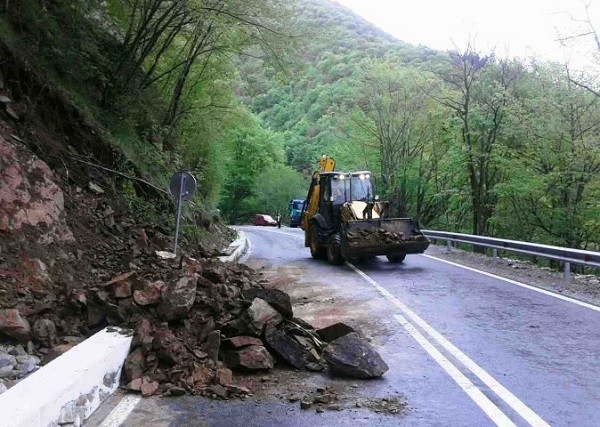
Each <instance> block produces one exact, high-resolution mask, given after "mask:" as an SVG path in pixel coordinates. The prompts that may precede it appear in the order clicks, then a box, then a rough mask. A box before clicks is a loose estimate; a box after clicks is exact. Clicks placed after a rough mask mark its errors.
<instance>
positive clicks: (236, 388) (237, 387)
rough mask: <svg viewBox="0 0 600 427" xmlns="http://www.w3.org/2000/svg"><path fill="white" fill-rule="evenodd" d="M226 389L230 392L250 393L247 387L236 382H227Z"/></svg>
mask: <svg viewBox="0 0 600 427" xmlns="http://www.w3.org/2000/svg"><path fill="white" fill-rule="evenodd" d="M227 391H228V392H229V393H232V394H250V393H251V391H250V389H249V388H247V387H244V386H241V385H237V384H228V385H227Z"/></svg>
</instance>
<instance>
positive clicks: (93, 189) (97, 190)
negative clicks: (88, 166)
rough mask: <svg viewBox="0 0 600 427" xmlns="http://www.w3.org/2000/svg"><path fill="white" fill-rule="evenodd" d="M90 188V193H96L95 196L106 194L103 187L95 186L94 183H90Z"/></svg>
mask: <svg viewBox="0 0 600 427" xmlns="http://www.w3.org/2000/svg"><path fill="white" fill-rule="evenodd" d="M88 188H89V189H90V191H91V192H92V193H95V194H104V190H103V189H102V187H100V186H99V185H97V184H94V183H93V182H90V183H89V184H88Z"/></svg>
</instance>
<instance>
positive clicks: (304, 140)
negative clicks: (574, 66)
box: [241, 0, 600, 249]
mask: <svg viewBox="0 0 600 427" xmlns="http://www.w3.org/2000/svg"><path fill="white" fill-rule="evenodd" d="M294 23H295V27H294V28H295V30H294V31H295V32H296V34H298V35H299V44H300V48H299V50H298V52H299V53H298V58H299V59H300V62H301V64H300V66H299V67H297V68H294V69H293V70H292V71H291V72H290V74H289V77H288V78H286V79H283V80H281V79H276V78H274V77H273V74H270V73H269V71H268V70H269V69H268V68H267V69H266V71H265V69H264V68H262V67H261V65H262V64H260V62H259V61H257V60H253V59H250V60H246V61H244V63H243V66H242V67H241V70H242V73H241V75H242V77H243V79H244V85H243V88H244V92H243V93H244V95H245V96H244V98H243V99H244V101H245V103H246V104H247V105H249V106H250V108H251V109H252V111H254V112H255V113H256V114H257V115H258V116H259V117H261V118H262V119H263V120H264V122H265V124H266V125H267V126H269V128H270V129H272V130H275V131H277V132H283V133H284V134H285V150H286V160H287V162H288V163H289V164H290V165H292V166H293V167H294V168H296V169H297V170H300V171H308V170H310V169H311V167H313V164H314V161H315V159H316V158H318V156H320V155H322V154H330V155H332V156H334V157H335V158H336V160H337V161H338V165H339V166H340V167H341V168H343V169H370V170H372V171H373V172H374V173H375V174H377V175H378V176H380V177H381V179H380V180H379V182H378V184H379V186H378V187H379V191H380V192H381V193H383V195H384V196H385V197H386V198H387V199H389V200H390V201H391V202H392V203H393V206H395V214H397V215H410V216H414V217H417V218H419V219H420V221H421V222H422V223H423V224H424V225H425V226H426V227H431V228H439V229H447V230H452V231H461V232H467V233H474V234H482V235H494V236H500V237H506V238H512V239H519V240H529V241H535V242H543V243H550V244H557V245H565V246H571V247H578V248H588V249H597V248H598V243H599V242H600V202H599V201H600V97H599V96H598V95H599V93H598V91H597V88H598V84H599V82H598V79H597V78H594V77H593V76H591V75H589V74H588V75H587V76H586V75H582V74H580V73H576V72H574V71H573V70H570V69H569V67H568V66H565V65H564V64H553V63H544V62H538V61H535V60H533V59H531V60H528V61H523V60H516V59H507V58H501V57H497V56H495V55H494V54H493V53H489V52H488V53H486V52H478V51H477V50H476V49H475V47H474V46H475V45H476V40H472V43H471V44H470V45H468V46H462V47H460V48H459V49H458V50H457V51H455V52H436V51H432V50H431V49H428V48H425V47H415V46H410V45H407V44H405V43H403V42H401V41H398V40H394V39H393V38H391V37H390V36H389V35H386V34H385V33H382V32H381V31H379V30H377V29H376V28H374V27H373V26H372V25H370V24H368V23H366V22H365V21H363V20H362V19H360V18H358V17H356V16H355V15H353V14H352V13H351V12H350V11H349V10H347V9H345V8H343V7H341V6H339V5H337V4H336V3H335V2H329V1H325V0H313V1H305V2H302V3H301V4H300V5H299V8H298V9H297V12H296V14H295V17H294ZM586 24H588V26H587V27H586V28H584V30H585V31H581V33H590V32H593V31H594V30H595V28H594V27H593V26H592V25H591V24H590V23H586ZM578 34H579V33H578ZM570 41H571V42H573V43H577V42H579V41H580V40H579V39H578V38H577V37H575V38H573V39H571V40H570ZM599 50H600V46H599ZM597 65H600V64H597ZM594 88H596V89H594Z"/></svg>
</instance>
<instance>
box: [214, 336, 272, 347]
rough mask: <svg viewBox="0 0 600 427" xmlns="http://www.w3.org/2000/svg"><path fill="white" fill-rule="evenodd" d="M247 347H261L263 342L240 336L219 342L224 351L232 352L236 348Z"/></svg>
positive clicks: (254, 338)
mask: <svg viewBox="0 0 600 427" xmlns="http://www.w3.org/2000/svg"><path fill="white" fill-rule="evenodd" d="M249 345H263V342H262V341H261V340H260V339H259V338H256V337H250V336H247V335H241V336H237V337H231V338H228V339H226V340H223V341H222V342H221V348H222V349H224V350H233V349H236V348H241V347H247V346H249Z"/></svg>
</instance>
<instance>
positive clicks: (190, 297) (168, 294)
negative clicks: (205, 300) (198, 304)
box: [158, 275, 197, 321]
mask: <svg viewBox="0 0 600 427" xmlns="http://www.w3.org/2000/svg"><path fill="white" fill-rule="evenodd" d="M196 282H197V276H195V275H194V276H185V277H182V278H181V279H179V280H178V281H177V283H175V284H174V285H171V286H167V287H166V289H165V291H164V293H163V297H162V302H161V303H160V305H159V306H158V313H159V315H160V316H161V317H162V318H163V319H165V320H167V321H171V320H177V319H183V318H184V317H186V316H187V314H188V312H189V311H190V309H191V308H192V306H193V305H194V300H195V299H196Z"/></svg>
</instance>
